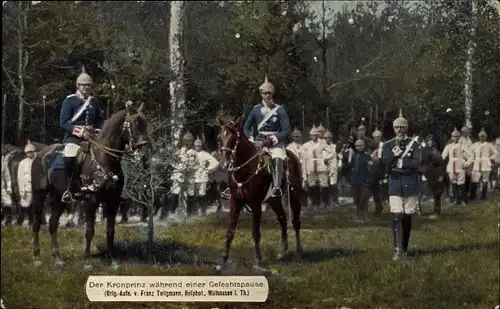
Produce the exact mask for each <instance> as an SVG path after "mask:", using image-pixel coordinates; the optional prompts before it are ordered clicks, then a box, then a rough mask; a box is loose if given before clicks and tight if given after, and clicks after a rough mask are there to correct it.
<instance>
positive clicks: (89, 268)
mask: <svg viewBox="0 0 500 309" xmlns="http://www.w3.org/2000/svg"><path fill="white" fill-rule="evenodd" d="M83 270H84V271H89V270H92V265H91V264H90V263H86V264H85V265H83Z"/></svg>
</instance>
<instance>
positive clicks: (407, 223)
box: [402, 215, 412, 254]
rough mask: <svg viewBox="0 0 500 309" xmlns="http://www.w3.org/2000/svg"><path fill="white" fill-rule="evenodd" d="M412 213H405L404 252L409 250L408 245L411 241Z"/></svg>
mask: <svg viewBox="0 0 500 309" xmlns="http://www.w3.org/2000/svg"><path fill="white" fill-rule="evenodd" d="M411 219H412V216H411V215H403V221H402V223H403V252H404V253H405V254H406V253H407V252H408V245H409V243H410V234H411V221H412V220H411Z"/></svg>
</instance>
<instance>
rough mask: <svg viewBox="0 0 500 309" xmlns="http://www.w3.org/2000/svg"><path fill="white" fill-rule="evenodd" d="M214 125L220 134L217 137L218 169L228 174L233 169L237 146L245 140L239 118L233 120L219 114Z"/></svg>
mask: <svg viewBox="0 0 500 309" xmlns="http://www.w3.org/2000/svg"><path fill="white" fill-rule="evenodd" d="M215 123H216V124H217V126H218V127H219V129H220V133H219V135H218V136H217V140H218V142H219V145H220V151H221V158H220V167H221V168H222V169H223V170H227V171H229V172H230V171H231V170H232V169H233V168H234V163H235V160H236V151H237V149H238V144H239V143H240V141H241V140H242V139H246V138H245V134H244V133H243V130H242V125H241V118H238V119H234V118H233V117H230V116H227V115H224V114H219V115H217V118H216V121H215Z"/></svg>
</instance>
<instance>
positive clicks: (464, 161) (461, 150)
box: [442, 143, 470, 185]
mask: <svg viewBox="0 0 500 309" xmlns="http://www.w3.org/2000/svg"><path fill="white" fill-rule="evenodd" d="M469 156H470V155H469V152H468V148H467V147H466V146H464V145H463V144H460V143H451V144H448V145H446V147H444V150H443V153H442V158H443V160H446V159H447V158H449V160H448V165H447V167H446V172H447V173H448V176H449V178H450V181H451V183H456V184H458V185H463V184H464V183H465V173H466V169H467V166H468V165H469V164H468V157H469Z"/></svg>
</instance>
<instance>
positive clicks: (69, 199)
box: [61, 190, 73, 204]
mask: <svg viewBox="0 0 500 309" xmlns="http://www.w3.org/2000/svg"><path fill="white" fill-rule="evenodd" d="M61 202H63V203H66V204H71V203H72V202H73V195H72V194H71V191H69V190H66V191H64V193H63V195H62V197H61Z"/></svg>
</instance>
